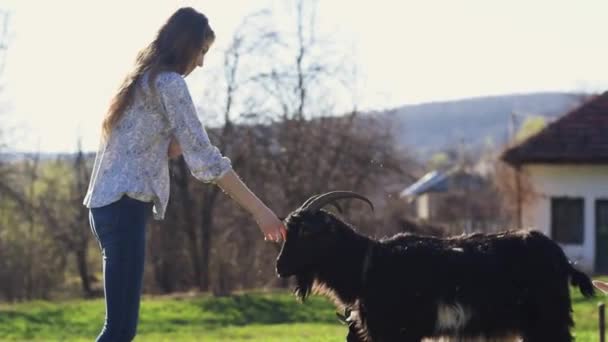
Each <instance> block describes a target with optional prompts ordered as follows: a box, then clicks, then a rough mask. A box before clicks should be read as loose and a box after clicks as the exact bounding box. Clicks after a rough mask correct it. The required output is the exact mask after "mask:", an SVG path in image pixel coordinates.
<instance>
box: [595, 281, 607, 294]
mask: <svg viewBox="0 0 608 342" xmlns="http://www.w3.org/2000/svg"><path fill="white" fill-rule="evenodd" d="M593 285H595V287H597V288H598V289H599V290H600V291H602V292H604V293H608V283H607V282H605V281H599V280H594V281H593Z"/></svg>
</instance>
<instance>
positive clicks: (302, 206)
mask: <svg viewBox="0 0 608 342" xmlns="http://www.w3.org/2000/svg"><path fill="white" fill-rule="evenodd" d="M319 196H321V195H312V196H310V197H309V198H308V199H307V200H306V202H304V203H303V204H302V205H301V206H300V208H301V209H304V208H306V206H307V205H308V204H310V202H312V201H313V200H314V199H315V198H317V197H319Z"/></svg>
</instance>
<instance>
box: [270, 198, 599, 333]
mask: <svg viewBox="0 0 608 342" xmlns="http://www.w3.org/2000/svg"><path fill="white" fill-rule="evenodd" d="M340 198H358V199H361V200H364V201H366V202H368V204H370V206H371V205H372V204H371V202H370V201H369V200H368V199H366V198H365V197H363V196H361V195H358V194H356V193H352V192H347V191H336V192H331V193H327V194H324V195H320V196H316V197H312V198H310V199H309V200H307V201H306V202H305V203H304V204H303V205H302V206H301V207H300V208H298V209H297V210H295V211H294V212H292V213H291V214H290V215H289V216H288V217H287V219H286V220H285V225H286V228H287V239H286V241H285V242H284V244H283V246H282V248H281V252H280V254H279V256H278V258H277V264H276V266H277V273H278V275H279V276H281V277H288V276H295V277H296V283H297V285H296V290H295V292H296V294H297V296H298V297H300V298H301V299H302V300H304V299H305V298H306V297H307V296H308V295H309V294H310V293H311V291H314V292H315V293H320V294H325V295H327V296H329V297H331V298H332V299H333V300H334V301H335V303H336V304H337V305H338V306H339V307H341V308H342V309H344V310H345V311H346V312H349V313H350V312H352V315H351V320H352V321H353V324H352V325H351V329H350V333H349V337H348V341H373V342H393V341H395V342H397V341H398V342H419V341H421V340H422V339H423V338H425V337H429V338H432V337H440V336H446V337H447V336H451V337H459V338H473V337H487V338H505V337H508V336H521V337H522V338H523V340H524V341H525V342H548V341H551V342H567V341H572V336H571V334H570V329H571V328H572V326H573V325H574V322H573V320H572V315H571V312H572V309H571V302H570V292H569V285H568V284H569V282H571V283H572V285H574V286H578V287H579V288H580V291H581V292H582V293H583V295H584V296H586V297H590V296H593V295H594V289H593V285H592V283H591V280H590V279H589V277H587V275H585V274H584V273H582V272H580V271H577V270H576V269H574V268H573V267H572V265H571V264H570V262H569V261H568V259H567V257H566V256H565V254H564V253H563V251H562V249H561V248H560V247H559V245H557V244H556V243H555V242H553V241H552V240H551V239H549V238H548V237H546V236H545V235H543V234H542V233H540V232H536V231H508V232H503V233H499V234H471V235H462V236H456V237H449V238H437V237H430V236H421V235H413V234H398V235H395V236H393V237H391V238H388V239H384V240H381V241H376V240H372V239H370V238H368V237H365V236H362V235H360V234H358V233H357V232H356V231H355V230H354V229H353V228H352V227H351V226H350V225H349V224H347V223H345V222H343V221H342V220H341V219H339V218H338V217H337V216H335V215H334V214H332V213H331V212H328V211H325V210H322V207H323V206H325V205H327V204H329V203H331V202H333V201H335V200H337V199H340ZM372 209H373V206H372Z"/></svg>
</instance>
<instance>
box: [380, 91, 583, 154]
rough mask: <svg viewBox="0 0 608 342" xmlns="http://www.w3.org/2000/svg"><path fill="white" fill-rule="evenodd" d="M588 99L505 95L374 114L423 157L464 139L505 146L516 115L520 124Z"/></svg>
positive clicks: (559, 95)
mask: <svg viewBox="0 0 608 342" xmlns="http://www.w3.org/2000/svg"><path fill="white" fill-rule="evenodd" d="M583 98H584V96H582V95H580V94H575V93H533V94H521V95H503V96H490V97H478V98H470V99H462V100H455V101H445V102H432V103H424V104H417V105H407V106H402V107H399V108H395V109H393V110H390V111H387V112H383V113H375V114H377V115H381V116H382V117H384V118H385V119H386V120H389V122H390V123H391V125H392V127H394V129H395V136H396V137H397V141H398V143H399V145H401V146H407V147H409V148H410V150H413V151H415V152H416V153H418V154H420V155H421V156H424V155H425V154H428V153H432V152H433V151H436V150H439V149H442V148H445V147H446V146H450V145H452V146H453V145H455V144H458V143H460V142H464V143H465V144H467V145H469V146H473V147H479V146H483V145H484V144H486V143H487V142H491V143H492V144H493V145H494V146H502V145H503V144H504V143H505V142H506V141H507V137H508V135H509V126H510V124H511V121H512V119H511V116H512V113H515V117H516V125H519V124H521V123H522V122H523V121H524V119H525V117H527V116H533V115H541V116H544V117H546V118H547V120H548V121H550V120H553V119H555V118H556V117H558V116H560V115H562V114H564V113H566V112H567V111H569V110H571V109H572V108H574V107H576V105H577V104H579V103H580V102H581V101H582V99H583Z"/></svg>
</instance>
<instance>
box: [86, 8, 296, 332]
mask: <svg viewBox="0 0 608 342" xmlns="http://www.w3.org/2000/svg"><path fill="white" fill-rule="evenodd" d="M214 38H215V34H214V32H213V30H212V29H211V27H210V26H209V23H208V20H207V18H206V17H205V16H204V15H203V14H201V13H199V12H197V11H195V10H194V9H192V8H182V9H179V10H178V11H177V12H175V13H174V14H173V15H172V16H171V17H170V18H169V20H168V21H167V22H166V23H165V24H164V25H163V26H162V27H161V29H160V30H159V32H158V34H157V36H156V39H155V40H154V41H153V42H152V43H151V44H150V45H148V46H147V47H146V48H144V49H143V50H142V51H141V52H140V53H139V54H138V56H137V61H136V65H135V67H134V70H133V71H132V72H131V73H130V74H129V75H128V76H127V77H126V79H125V80H124V82H123V83H122V85H121V87H120V88H119V90H118V92H117V93H116V94H115V96H114V97H113V99H112V101H111V103H110V106H109V110H108V112H107V115H106V117H105V119H104V121H103V125H102V141H101V145H100V148H99V150H98V152H97V156H96V158H95V164H94V167H93V172H92V175H91V182H90V184H89V189H88V191H87V194H86V197H85V200H84V204H85V205H86V206H87V207H88V208H90V215H89V217H90V223H91V229H92V231H93V233H94V235H95V237H96V238H97V240H98V242H99V244H100V247H101V250H102V254H103V272H104V292H105V299H106V302H105V303H106V318H105V324H104V327H103V329H102V331H101V333H100V335H99V336H98V338H97V341H130V340H132V339H133V338H134V336H135V334H136V327H137V321H138V313H139V302H140V294H141V287H142V275H143V266H144V250H145V225H146V220H147V218H148V216H149V213H150V212H151V209H153V213H154V217H155V218H156V219H162V218H163V217H164V215H165V208H166V207H167V202H168V199H169V170H168V158H169V157H174V156H177V155H179V154H182V153H183V156H184V158H185V160H186V163H187V164H188V167H189V169H190V171H191V172H192V174H193V175H194V177H196V178H197V179H198V180H201V181H203V182H209V183H215V184H217V185H218V186H220V187H221V188H222V189H223V190H224V191H225V192H226V193H228V194H229V195H230V196H231V197H232V198H233V199H234V200H235V201H236V202H237V203H238V204H240V205H241V206H242V207H243V208H244V209H245V210H247V211H248V212H250V213H251V214H252V215H253V217H254V218H255V220H256V222H257V223H258V225H259V227H260V229H261V230H262V232H263V234H264V237H265V239H266V240H269V241H275V242H280V241H281V239H284V237H285V228H284V226H283V224H282V222H281V221H280V220H279V219H278V218H277V216H276V215H275V214H274V213H273V212H272V211H271V210H270V209H268V207H266V205H264V203H262V202H261V201H260V200H259V199H258V198H257V197H256V196H255V195H254V194H253V193H252V192H251V191H250V190H249V189H248V188H247V186H246V185H245V184H243V182H242V181H241V180H240V179H239V177H238V175H237V174H236V173H235V172H234V171H233V170H232V168H231V163H230V160H229V159H228V158H226V157H224V156H222V155H221V153H220V152H219V150H218V149H217V148H216V147H215V146H213V145H212V144H211V143H210V141H209V138H208V136H207V133H206V132H205V129H204V128H203V126H202V125H201V123H200V121H199V120H198V118H197V114H196V109H195V107H194V104H193V103H192V99H191V97H190V94H189V92H188V88H187V86H186V83H185V82H184V79H183V77H184V76H187V75H188V74H190V73H191V72H192V71H193V70H194V69H195V68H196V67H197V66H198V67H202V66H203V61H204V57H205V53H206V52H207V50H209V48H210V46H211V44H212V43H213V41H214Z"/></svg>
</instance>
